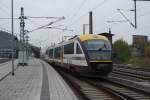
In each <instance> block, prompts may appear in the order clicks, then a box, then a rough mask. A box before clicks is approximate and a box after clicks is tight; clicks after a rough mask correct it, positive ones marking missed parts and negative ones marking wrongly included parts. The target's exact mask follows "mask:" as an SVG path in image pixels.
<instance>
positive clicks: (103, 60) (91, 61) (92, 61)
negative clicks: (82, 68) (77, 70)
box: [90, 60, 112, 62]
mask: <svg viewBox="0 0 150 100" xmlns="http://www.w3.org/2000/svg"><path fill="white" fill-rule="evenodd" d="M90 62H112V61H111V60H97V61H90Z"/></svg>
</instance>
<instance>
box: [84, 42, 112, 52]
mask: <svg viewBox="0 0 150 100" xmlns="http://www.w3.org/2000/svg"><path fill="white" fill-rule="evenodd" d="M84 46H85V48H86V50H96V51H105V50H111V44H110V42H108V41H105V40H88V41H85V42H84Z"/></svg>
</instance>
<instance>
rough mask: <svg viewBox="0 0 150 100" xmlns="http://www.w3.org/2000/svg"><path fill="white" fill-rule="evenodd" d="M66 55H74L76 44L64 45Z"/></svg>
mask: <svg viewBox="0 0 150 100" xmlns="http://www.w3.org/2000/svg"><path fill="white" fill-rule="evenodd" d="M64 54H74V43H70V44H67V45H64Z"/></svg>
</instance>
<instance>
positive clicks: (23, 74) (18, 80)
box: [0, 58, 78, 100]
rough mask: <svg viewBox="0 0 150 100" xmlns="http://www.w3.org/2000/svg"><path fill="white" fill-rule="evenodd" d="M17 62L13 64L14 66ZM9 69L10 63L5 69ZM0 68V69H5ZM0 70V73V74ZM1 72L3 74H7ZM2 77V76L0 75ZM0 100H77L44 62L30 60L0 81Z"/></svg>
mask: <svg viewBox="0 0 150 100" xmlns="http://www.w3.org/2000/svg"><path fill="white" fill-rule="evenodd" d="M16 64H17V62H15V65H16ZM8 66H9V67H11V63H8V64H5V67H8ZM5 67H4V66H0V68H1V69H3V68H4V69H5ZM1 69H0V73H2V72H1ZM8 69H9V68H7V70H6V69H5V70H3V71H4V72H5V73H6V72H7V73H8V72H9V71H10V69H9V71H8ZM0 75H3V74H0ZM0 100H78V99H77V97H76V96H75V95H74V93H73V92H72V91H71V89H70V87H69V86H68V85H67V84H66V82H65V81H64V80H63V79H62V77H61V76H60V75H59V74H58V73H57V72H56V71H55V70H54V69H53V68H52V67H51V66H50V65H49V64H47V63H46V62H44V61H41V60H39V59H35V58H32V59H30V60H29V65H28V66H25V67H22V66H19V67H18V69H17V70H16V71H15V76H12V75H11V74H10V75H8V76H7V77H6V78H5V79H3V80H2V81H0Z"/></svg>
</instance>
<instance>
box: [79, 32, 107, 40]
mask: <svg viewBox="0 0 150 100" xmlns="http://www.w3.org/2000/svg"><path fill="white" fill-rule="evenodd" d="M79 38H80V40H81V41H86V40H98V39H101V40H106V41H108V39H107V38H106V37H105V36H102V35H96V34H86V35H81V36H79Z"/></svg>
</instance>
